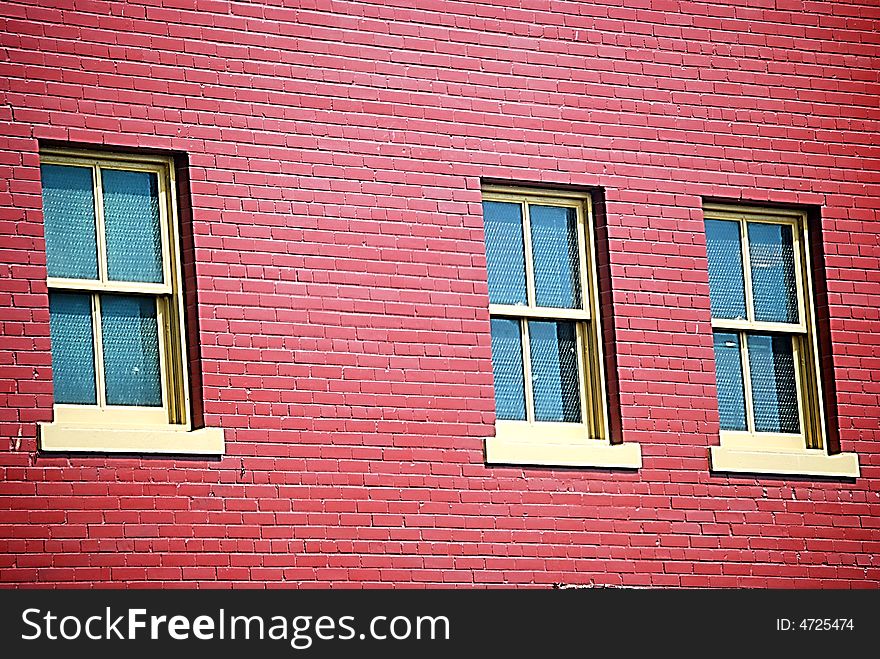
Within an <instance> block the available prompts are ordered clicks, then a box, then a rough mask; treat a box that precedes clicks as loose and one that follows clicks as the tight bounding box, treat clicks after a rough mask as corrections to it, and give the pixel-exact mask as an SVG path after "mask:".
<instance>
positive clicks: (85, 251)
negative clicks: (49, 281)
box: [40, 165, 98, 279]
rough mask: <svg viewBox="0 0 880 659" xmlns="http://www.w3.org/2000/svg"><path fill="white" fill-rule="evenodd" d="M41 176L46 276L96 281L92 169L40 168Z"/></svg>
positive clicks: (96, 260)
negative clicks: (47, 274) (47, 273)
mask: <svg viewBox="0 0 880 659" xmlns="http://www.w3.org/2000/svg"><path fill="white" fill-rule="evenodd" d="M40 177H41V178H42V185H43V217H44V224H45V233H46V263H47V265H48V268H49V276H50V277H66V278H68V279H97V278H98V250H97V247H96V246H95V245H96V243H95V198H94V194H93V192H92V170H91V168H89V167H68V166H67V165H42V166H41V167H40Z"/></svg>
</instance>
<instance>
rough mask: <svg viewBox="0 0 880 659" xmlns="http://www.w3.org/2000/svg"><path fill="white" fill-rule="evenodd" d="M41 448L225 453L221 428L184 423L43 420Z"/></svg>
mask: <svg viewBox="0 0 880 659" xmlns="http://www.w3.org/2000/svg"><path fill="white" fill-rule="evenodd" d="M39 425H40V449H41V450H43V451H46V452H59V451H65V452H74V451H76V452H80V451H81V452H97V453H166V454H174V455H223V453H224V451H225V449H226V443H225V440H224V437H223V429H222V428H200V429H198V430H186V428H185V427H184V426H178V427H175V426H165V427H161V426H160V427H152V428H139V427H134V428H88V427H83V426H73V425H64V424H58V423H41V424H39Z"/></svg>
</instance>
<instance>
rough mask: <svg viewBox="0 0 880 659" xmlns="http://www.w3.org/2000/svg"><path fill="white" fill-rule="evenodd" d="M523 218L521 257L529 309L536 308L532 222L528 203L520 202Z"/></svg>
mask: <svg viewBox="0 0 880 659" xmlns="http://www.w3.org/2000/svg"><path fill="white" fill-rule="evenodd" d="M522 216H523V255H524V256H525V266H526V301H527V302H528V305H529V306H530V307H534V306H537V297H536V294H535V263H534V260H533V259H532V220H531V217H530V216H529V203H528V202H527V201H524V202H522Z"/></svg>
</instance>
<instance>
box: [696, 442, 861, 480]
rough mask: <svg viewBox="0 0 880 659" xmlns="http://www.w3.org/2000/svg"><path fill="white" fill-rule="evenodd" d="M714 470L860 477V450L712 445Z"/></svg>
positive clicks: (711, 460) (710, 451) (712, 465)
mask: <svg viewBox="0 0 880 659" xmlns="http://www.w3.org/2000/svg"><path fill="white" fill-rule="evenodd" d="M709 454H710V463H711V469H712V471H716V472H734V473H748V474H779V475H791V476H830V477H836V478H858V477H859V456H858V454H857V453H837V454H835V455H828V454H827V453H826V452H825V451H823V450H818V449H802V450H798V451H759V450H753V451H749V450H743V449H733V448H726V447H724V446H712V447H710V450H709Z"/></svg>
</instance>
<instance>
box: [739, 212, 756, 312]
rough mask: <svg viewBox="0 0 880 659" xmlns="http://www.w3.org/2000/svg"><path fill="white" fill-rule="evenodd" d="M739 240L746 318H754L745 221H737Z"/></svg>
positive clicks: (750, 264)
mask: <svg viewBox="0 0 880 659" xmlns="http://www.w3.org/2000/svg"><path fill="white" fill-rule="evenodd" d="M739 232H740V242H741V243H742V268H743V288H744V289H745V290H744V292H745V294H746V319H747V320H749V321H752V322H754V320H755V294H754V291H753V290H752V255H751V251H750V249H749V232H748V230H747V226H746V221H745V220H741V221H740V223H739Z"/></svg>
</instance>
